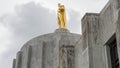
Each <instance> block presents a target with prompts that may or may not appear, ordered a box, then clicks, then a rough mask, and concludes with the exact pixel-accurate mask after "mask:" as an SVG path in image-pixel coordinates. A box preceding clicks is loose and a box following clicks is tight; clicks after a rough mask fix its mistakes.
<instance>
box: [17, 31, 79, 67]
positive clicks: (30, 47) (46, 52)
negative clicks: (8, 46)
mask: <svg viewBox="0 0 120 68" xmlns="http://www.w3.org/2000/svg"><path fill="white" fill-rule="evenodd" d="M78 39H80V35H78V34H73V33H70V32H69V31H68V30H67V29H57V30H56V31H55V32H54V33H50V34H45V35H42V36H38V37H36V38H34V39H32V40H30V41H28V42H27V43H26V44H25V45H24V46H23V47H22V48H21V50H20V54H19V53H18V58H16V62H17V63H16V67H15V68H62V67H61V66H63V67H64V68H70V67H71V68H74V66H75V44H76V43H77V42H78ZM63 46H64V47H67V48H64V47H63ZM62 47H63V49H64V51H66V52H63V50H62V52H61V54H60V48H62ZM69 47H73V48H69ZM60 56H63V58H60ZM64 58H65V59H64ZM60 60H63V61H66V62H65V63H66V64H64V62H63V63H62V64H60ZM69 66H70V67H69Z"/></svg>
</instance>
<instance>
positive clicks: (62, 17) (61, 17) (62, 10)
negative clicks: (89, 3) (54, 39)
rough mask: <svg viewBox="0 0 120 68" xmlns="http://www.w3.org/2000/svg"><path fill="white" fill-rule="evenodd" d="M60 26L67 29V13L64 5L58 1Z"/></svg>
mask: <svg viewBox="0 0 120 68" xmlns="http://www.w3.org/2000/svg"><path fill="white" fill-rule="evenodd" d="M57 15H58V26H59V28H65V29H66V13H65V7H64V5H61V4H60V3H58V13H57Z"/></svg>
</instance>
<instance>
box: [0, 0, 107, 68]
mask: <svg viewBox="0 0 120 68" xmlns="http://www.w3.org/2000/svg"><path fill="white" fill-rule="evenodd" d="M107 2H108V0H0V68H12V59H13V58H15V56H16V53H17V51H19V50H20V48H21V47H22V45H23V44H24V43H25V42H26V41H28V40H29V39H31V38H33V37H36V36H39V35H42V34H46V33H51V32H54V31H55V29H57V16H56V11H57V4H58V3H62V4H64V5H65V7H66V12H67V27H68V29H69V30H70V32H73V33H77V34H81V24H80V23H81V18H82V17H83V15H84V14H85V13H86V12H94V13H98V12H100V11H101V9H102V8H103V7H104V6H105V4H106V3H107Z"/></svg>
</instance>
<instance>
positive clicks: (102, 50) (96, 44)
mask: <svg viewBox="0 0 120 68" xmlns="http://www.w3.org/2000/svg"><path fill="white" fill-rule="evenodd" d="M119 9H120V0H110V1H109V2H108V3H107V5H106V6H105V7H104V8H103V10H102V11H101V12H100V13H97V14H96V13H87V14H86V15H85V16H84V17H83V19H82V44H83V48H82V50H83V51H82V53H83V55H82V57H83V58H82V59H83V60H84V61H83V63H82V65H83V68H110V66H111V64H110V62H108V61H109V60H108V57H109V56H108V55H107V46H108V45H106V43H107V42H108V40H109V39H110V38H111V37H112V36H113V35H116V34H117V35H116V38H117V43H118V45H117V46H118V54H119V58H120V26H119V25H120V24H119V23H120V17H119V16H120V14H119ZM116 23H117V25H116ZM116 30H117V32H116ZM80 55H81V54H80ZM86 59H87V60H86ZM119 61H120V60H119ZM78 68H79V67H78Z"/></svg>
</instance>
